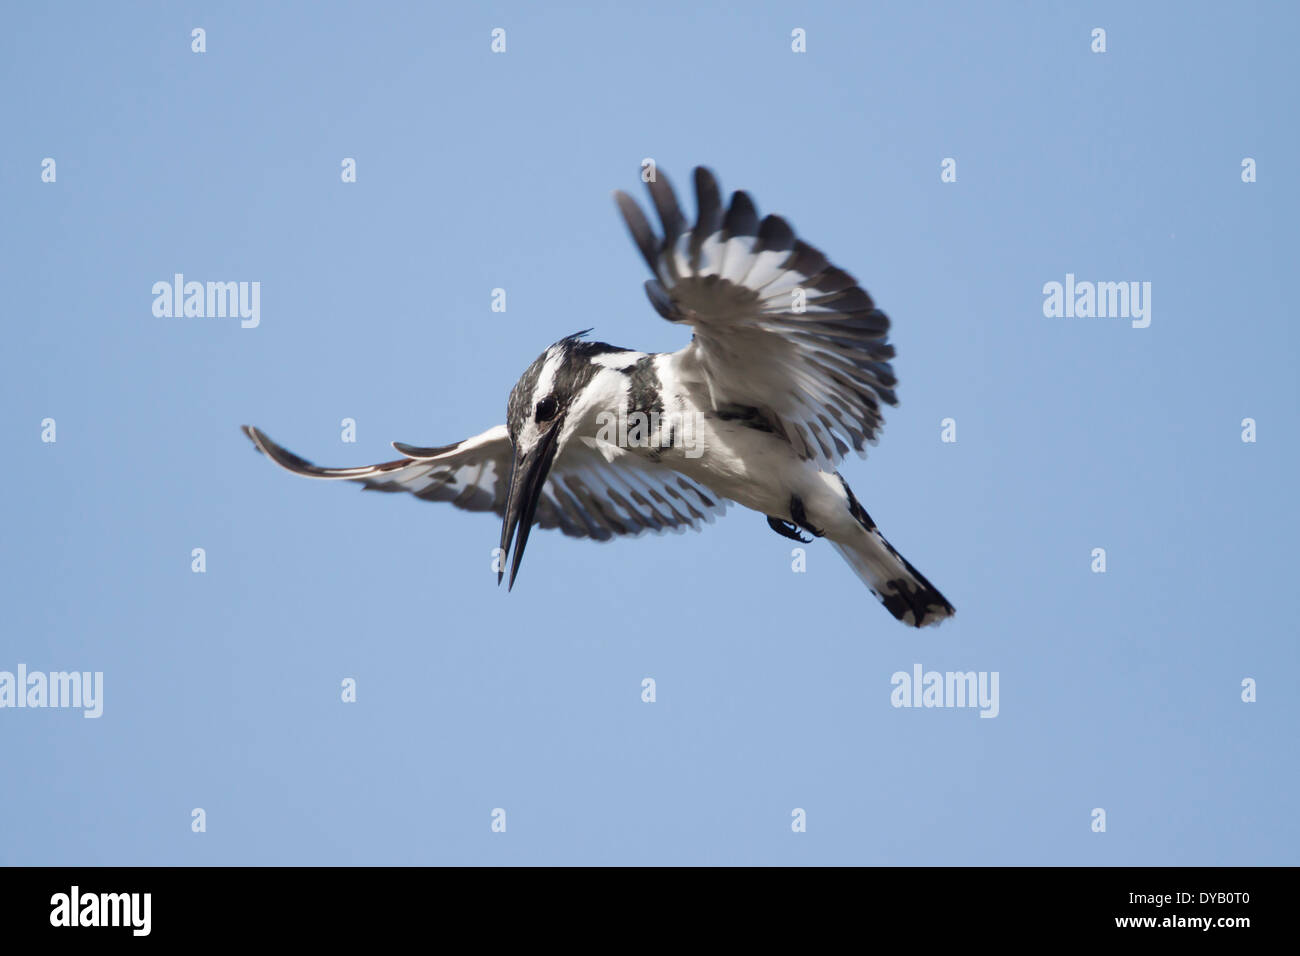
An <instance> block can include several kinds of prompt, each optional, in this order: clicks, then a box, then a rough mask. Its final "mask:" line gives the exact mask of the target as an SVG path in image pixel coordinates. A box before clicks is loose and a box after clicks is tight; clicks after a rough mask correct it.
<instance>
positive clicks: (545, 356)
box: [497, 332, 595, 588]
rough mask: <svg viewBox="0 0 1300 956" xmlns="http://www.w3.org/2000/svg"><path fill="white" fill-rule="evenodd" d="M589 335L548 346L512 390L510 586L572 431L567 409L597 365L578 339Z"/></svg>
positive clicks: (504, 541)
mask: <svg viewBox="0 0 1300 956" xmlns="http://www.w3.org/2000/svg"><path fill="white" fill-rule="evenodd" d="M585 334H586V333H585V332H578V333H575V334H574V335H570V336H568V337H567V338H564V339H561V340H560V341H559V342H556V343H555V344H554V345H552V346H551V347H550V348H548V349H547V350H546V351H545V352H543V353H542V354H541V355H539V356H538V357H537V360H536V361H535V362H533V364H532V365H530V366H528V370H527V371H525V372H524V374H523V375H522V376H521V377H520V379H519V381H518V382H516V383H515V387H514V388H513V389H512V390H511V392H510V402H509V404H508V405H507V406H506V427H507V429H508V430H509V432H510V443H511V445H512V446H513V447H514V465H513V467H512V469H511V472H510V491H509V493H508V495H507V497H506V513H505V520H504V521H503V522H502V525H501V552H502V554H501V557H502V560H503V561H504V559H505V558H506V557H508V556H509V555H510V546H511V544H512V543H514V544H515V548H514V558H513V560H512V561H511V563H510V583H509V585H508V587H511V588H513V587H514V584H515V575H516V574H517V573H518V571H519V562H520V561H522V560H523V557H524V546H525V545H526V544H527V543H528V533H529V531H530V530H531V529H532V526H533V517H534V515H535V514H536V512H537V503H538V501H539V500H540V499H541V497H542V489H543V487H545V485H546V478H547V476H548V475H549V474H550V471H551V465H552V463H553V462H554V461H555V457H556V455H558V454H559V453H560V451H561V450H562V449H563V448H564V446H565V445H566V444H567V443H568V441H569V439H570V438H572V436H573V431H574V429H573V428H572V427H571V422H570V421H569V417H570V416H569V412H570V410H571V409H573V408H574V406H575V405H576V404H578V403H579V401H580V399H581V398H582V395H583V392H584V390H585V389H586V387H587V385H588V383H589V382H590V381H591V376H592V373H593V371H594V370H595V369H594V367H593V366H592V364H591V362H590V359H589V358H588V357H587V356H586V355H585V354H584V349H583V346H584V345H585V344H586V343H582V342H580V341H579V339H580V337H581V336H582V335H585ZM566 426H569V427H566ZM516 533H517V534H518V541H517V543H515V536H516ZM504 574H505V569H504V567H503V568H502V570H501V571H499V572H498V573H497V583H498V584H500V583H501V579H502V577H503V576H504Z"/></svg>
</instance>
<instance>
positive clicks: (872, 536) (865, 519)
mask: <svg viewBox="0 0 1300 956" xmlns="http://www.w3.org/2000/svg"><path fill="white" fill-rule="evenodd" d="M841 480H842V479H841ZM844 490H845V491H846V492H847V493H848V503H849V511H850V512H851V513H852V515H853V517H854V518H856V519H857V523H858V526H859V527H857V528H854V529H852V530H851V531H850V532H848V533H847V534H846V535H843V536H839V537H837V538H834V539H831V544H833V545H834V546H835V550H836V551H838V552H839V553H840V556H841V557H843V558H844V560H845V561H847V562H848V563H849V567H851V568H853V571H854V573H855V574H857V576H858V577H859V578H861V579H862V583H863V584H865V585H866V586H867V587H869V588H871V593H872V594H874V595H875V596H876V597H877V598H879V599H880V603H881V604H883V605H885V609H886V610H887V611H889V613H890V614H892V615H894V617H896V618H898V619H899V620H900V621H902V622H903V623H904V624H907V625H908V626H910V627H926V626H927V625H930V624H938V623H939V622H940V621H942V620H945V619H946V618H950V617H952V616H953V615H954V614H956V613H957V611H956V609H955V608H954V607H953V606H952V605H951V604H949V603H948V599H947V598H945V597H944V596H943V595H942V594H940V593H939V589H938V588H936V587H935V586H934V585H933V584H931V583H930V582H929V581H927V580H926V578H925V575H924V574H922V573H921V572H920V571H918V570H916V568H914V567H912V565H911V563H910V562H909V561H908V560H907V559H906V558H904V557H903V556H902V555H901V554H899V553H898V552H897V551H895V550H894V546H893V545H892V544H890V543H889V542H888V541H887V540H886V539H885V536H884V535H883V534H881V533H880V529H879V528H877V527H876V523H875V522H874V521H872V520H871V516H870V515H869V514H867V512H866V509H864V508H863V507H862V505H860V504H858V501H857V499H856V498H854V497H853V492H852V491H849V488H848V485H847V484H845V485H844Z"/></svg>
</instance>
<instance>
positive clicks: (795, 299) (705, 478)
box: [242, 166, 955, 628]
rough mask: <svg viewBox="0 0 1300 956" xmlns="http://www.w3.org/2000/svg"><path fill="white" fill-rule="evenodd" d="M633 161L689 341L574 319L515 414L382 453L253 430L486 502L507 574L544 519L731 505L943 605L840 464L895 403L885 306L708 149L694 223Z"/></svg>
mask: <svg viewBox="0 0 1300 956" xmlns="http://www.w3.org/2000/svg"><path fill="white" fill-rule="evenodd" d="M641 178H642V179H643V181H645V182H646V185H647V187H648V191H649V197H650V204H651V205H652V206H653V207H654V210H655V212H656V214H657V218H658V221H659V226H660V228H659V230H658V231H656V230H655V229H654V228H652V227H651V225H650V221H649V220H648V219H647V217H646V215H645V213H644V212H643V210H642V209H641V207H640V206H639V205H638V204H637V202H636V201H635V200H633V199H632V198H631V197H630V196H628V195H627V194H626V193H624V192H622V191H618V190H616V191H615V192H614V200H615V203H616V205H617V208H618V210H619V212H620V213H621V214H622V217H623V220H624V222H625V223H626V225H627V228H628V230H629V231H630V232H631V236H632V239H633V241H634V243H635V245H636V248H637V249H638V250H639V251H640V253H641V256H642V257H643V258H644V259H645V263H646V265H647V266H648V267H649V269H650V274H651V276H652V278H650V279H649V280H647V281H646V282H645V292H646V295H647V297H648V299H649V301H650V305H651V306H652V307H653V308H654V309H655V311H656V312H657V313H658V314H659V315H660V316H661V317H662V318H664V319H665V320H667V321H668V322H672V323H675V324H678V325H685V326H689V327H690V328H691V330H692V337H691V341H690V342H689V343H688V344H687V345H686V346H685V347H683V348H681V349H679V350H678V351H675V352H658V353H649V352H642V351H638V350H636V349H627V348H620V347H617V346H613V345H609V344H607V343H604V342H597V341H591V340H589V339H588V338H587V335H588V333H590V332H591V331H592V330H591V329H587V330H585V331H583V332H577V333H574V334H572V335H568V336H565V337H564V338H562V339H560V340H559V341H558V342H555V343H554V344H553V345H551V346H549V347H548V348H547V349H546V350H545V351H544V352H542V354H541V355H539V356H538V357H537V359H536V360H535V361H534V362H533V363H532V364H531V365H529V366H528V368H527V369H526V370H525V371H524V373H523V375H522V376H521V377H520V379H519V381H518V382H517V383H516V384H515V386H514V388H513V389H511V391H510V396H509V400H508V402H507V405H506V422H505V424H499V425H496V426H494V427H492V428H489V429H488V430H487V431H485V432H483V433H482V434H479V435H476V436H474V437H472V438H468V439H465V440H464V441H460V442H456V443H454V444H450V445H441V446H418V445H411V444H406V443H403V442H396V441H395V442H393V443H392V445H393V447H394V448H395V449H396V450H397V452H398V453H400V454H401V455H402V457H401V458H400V459H397V460H396V461H389V462H384V463H381V464H376V465H366V466H361V467H355V468H322V467H318V466H316V465H314V464H312V463H311V462H310V461H307V460H306V459H304V458H301V457H299V456H298V455H296V454H294V453H293V452H290V451H288V450H287V449H286V448H284V447H282V446H280V445H278V444H276V443H275V442H274V441H272V440H271V439H270V438H269V437H268V436H267V435H266V433H265V432H263V431H261V430H260V429H258V428H256V427H253V426H248V425H245V426H242V428H243V431H244V433H245V434H246V435H247V436H248V438H249V439H251V440H252V442H253V444H254V445H255V446H256V447H257V449H258V450H259V451H261V452H262V453H263V454H265V455H266V456H267V457H268V458H270V459H271V461H273V462H275V464H277V465H279V466H281V467H282V468H284V469H286V470H288V471H290V472H293V473H294V474H297V475H303V476H306V477H309V478H319V479H327V480H336V481H351V482H356V483H359V484H360V485H361V486H362V487H363V488H364V489H368V490H372V491H388V492H407V493H410V494H413V495H414V496H415V497H417V498H421V499H424V500H427V501H447V502H450V503H451V504H452V505H454V506H456V507H457V508H461V509H464V510H467V511H482V512H492V513H494V514H495V515H496V516H497V517H498V518H500V519H501V522H502V523H501V537H500V545H499V548H498V550H496V551H495V552H494V556H495V558H496V563H495V565H494V569H495V570H496V571H497V583H498V585H499V584H500V583H501V581H502V579H503V577H504V576H505V574H506V561H507V560H509V562H510V566H509V584H508V585H507V590H508V591H509V590H513V588H514V585H515V580H516V576H517V575H518V572H519V567H520V562H521V561H522V559H523V555H524V549H525V546H526V545H527V544H528V540H529V535H530V532H531V531H532V529H533V527H535V526H536V527H541V528H543V529H558V530H559V531H561V532H562V533H564V534H565V535H569V536H571V537H575V538H587V539H592V540H596V541H606V540H609V539H611V538H615V537H623V536H636V535H640V534H643V533H646V532H664V531H678V532H680V531H684V530H687V529H699V528H701V527H702V526H703V525H705V524H710V523H712V522H713V521H714V520H715V519H716V518H717V517H718V516H720V515H721V514H722V513H724V512H725V511H726V510H727V508H728V507H729V506H730V505H731V504H733V503H734V504H738V505H740V506H742V507H744V508H748V509H751V510H753V511H756V512H758V513H759V514H761V515H764V516H765V517H766V519H767V523H768V525H769V527H770V528H771V529H772V530H773V531H775V532H776V533H777V534H780V535H781V536H783V537H785V538H789V539H792V540H795V541H799V542H801V543H804V544H808V543H811V542H812V540H813V539H814V538H824V539H826V540H827V541H828V542H830V544H831V545H832V546H833V547H834V549H835V550H836V551H837V552H838V553H839V554H840V555H841V556H842V557H843V558H844V560H845V561H846V562H847V563H848V565H849V566H850V568H851V569H852V570H853V572H854V573H855V574H856V575H857V577H858V578H859V579H861V581H862V582H863V583H864V584H865V585H866V586H867V588H869V589H870V591H871V593H872V594H874V595H875V596H876V598H877V599H878V600H879V601H880V603H881V604H883V605H884V607H885V609H886V610H887V611H889V613H890V614H892V615H893V616H894V617H895V618H896V619H897V620H899V621H901V622H902V623H903V624H905V625H908V626H910V627H917V628H919V627H924V626H927V625H932V624H936V623H938V622H941V621H943V620H945V619H946V618H949V617H951V616H952V615H953V614H954V613H955V610H954V608H953V606H952V604H950V603H949V602H948V600H947V598H945V597H944V596H943V595H942V594H941V593H940V592H939V591H938V589H937V588H935V587H934V585H932V584H931V583H930V582H929V581H928V580H927V579H926V578H925V576H924V575H923V574H921V573H920V572H919V571H918V570H917V569H916V568H915V567H913V566H912V565H911V564H910V563H909V562H908V561H907V560H906V559H905V558H904V557H903V556H902V555H901V554H900V553H899V552H898V551H897V550H896V549H895V548H894V546H893V545H892V544H890V543H889V541H888V540H887V539H886V538H885V536H884V535H883V534H882V533H881V531H880V529H879V528H878V527H877V526H876V523H875V521H874V520H872V518H871V516H870V515H869V514H868V513H867V510H866V509H865V508H864V507H863V505H862V504H861V502H859V500H858V498H857V497H856V496H855V495H854V493H853V490H852V489H851V488H850V487H849V483H848V481H847V480H846V479H845V478H844V477H843V476H842V475H841V474H840V473H839V471H838V470H837V466H838V465H839V464H840V463H841V462H842V461H843V460H844V458H845V457H846V456H847V455H848V452H849V451H850V449H852V450H853V451H855V452H856V453H857V454H858V455H859V456H862V457H865V456H866V447H867V445H868V444H872V445H874V444H875V443H876V441H877V439H878V437H879V433H880V430H881V427H882V425H883V421H884V420H883V416H882V406H883V405H889V406H896V405H897V404H898V398H897V394H896V386H897V378H896V377H895V375H894V371H893V367H892V365H891V361H890V360H891V359H893V358H894V356H895V351H894V347H893V345H891V344H890V343H889V341H888V333H889V328H890V320H889V318H888V317H887V316H886V315H885V313H884V312H882V311H881V310H880V309H879V308H877V307H876V304H875V302H874V301H873V300H872V298H871V296H870V295H869V294H868V293H867V292H866V291H865V290H864V289H863V288H862V287H861V286H860V285H859V284H858V282H857V280H856V279H854V278H853V277H852V276H851V275H849V273H847V272H845V271H844V270H842V269H840V268H839V267H837V266H835V265H833V264H832V263H831V262H830V261H829V260H828V259H827V258H826V256H825V255H824V254H823V253H822V252H820V251H819V250H818V249H817V248H815V247H814V246H812V245H810V244H808V243H806V242H804V241H803V240H802V239H800V238H798V237H797V236H796V234H795V232H794V229H793V228H792V227H791V226H790V224H789V223H788V222H787V221H786V220H785V219H784V218H782V217H780V216H776V215H767V216H764V217H762V218H760V217H759V214H758V211H757V208H756V206H755V205H754V202H753V200H752V199H751V198H750V196H749V194H748V193H746V192H744V191H736V192H734V193H732V195H731V197H730V199H729V201H728V202H727V203H726V205H725V206H724V204H723V199H722V195H723V194H722V191H721V188H720V186H719V184H718V180H717V178H716V177H715V176H714V174H713V173H712V172H711V171H710V170H709V169H707V168H706V167H703V166H700V167H697V168H696V169H695V170H694V177H693V178H694V188H695V199H696V216H695V221H694V223H693V224H691V223H689V222H688V221H687V219H686V217H685V216H684V214H683V213H682V210H681V207H680V206H679V205H678V202H677V197H676V194H675V192H674V191H673V188H672V185H671V183H670V182H669V181H668V178H667V176H666V175H664V174H663V173H662V172H660V171H658V170H654V171H652V172H651V173H650V175H649V176H646V175H644V174H643V175H642V177H641Z"/></svg>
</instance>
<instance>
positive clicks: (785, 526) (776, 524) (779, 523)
mask: <svg viewBox="0 0 1300 956" xmlns="http://www.w3.org/2000/svg"><path fill="white" fill-rule="evenodd" d="M767 526H768V527H769V528H771V529H772V530H773V531H775V532H776V533H777V534H779V535H780V536H781V537H783V538H789V539H790V540H791V541H798V542H799V543H800V544H809V543H810V542H811V541H812V538H805V537H804V536H803V535H801V534H800V533H799V526H798V525H793V524H791V523H790V522H788V521H786V520H784V519H782V518H773V517H772V516H771V515H768V516H767Z"/></svg>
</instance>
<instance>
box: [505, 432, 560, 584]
mask: <svg viewBox="0 0 1300 956" xmlns="http://www.w3.org/2000/svg"><path fill="white" fill-rule="evenodd" d="M560 426H561V421H560V420H559V419H556V421H554V422H553V423H552V424H551V427H550V428H548V429H547V430H546V433H545V434H544V435H542V437H541V440H540V441H539V442H538V443H537V447H536V448H534V449H533V450H532V451H530V452H527V453H525V454H522V455H521V454H519V453H518V452H517V451H516V453H515V463H514V466H513V467H512V468H511V470H510V493H509V494H508V495H507V496H506V516H505V520H504V521H503V522H502V524H501V558H502V560H503V561H504V560H505V558H507V557H509V555H510V545H511V542H512V541H514V537H515V530H516V529H518V531H519V543H518V544H516V545H515V556H514V559H513V560H512V561H511V562H510V583H509V584H508V585H507V586H506V589H507V590H511V589H513V588H514V586H515V575H516V574H518V573H519V562H520V561H522V560H523V558H524V546H525V545H526V544H528V533H529V532H530V531H532V529H533V515H534V514H536V512H537V502H538V500H540V499H541V497H542V488H543V486H544V485H545V484H546V476H547V475H548V474H550V471H551V462H553V461H554V460H555V452H556V450H557V448H558V447H559V445H558V441H559V437H560ZM504 576H505V567H504V565H503V566H502V569H501V570H500V571H498V572H497V584H500V583H501V579H502V578H503V577H504Z"/></svg>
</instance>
